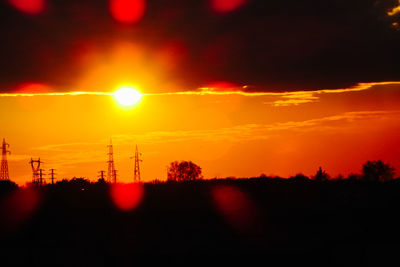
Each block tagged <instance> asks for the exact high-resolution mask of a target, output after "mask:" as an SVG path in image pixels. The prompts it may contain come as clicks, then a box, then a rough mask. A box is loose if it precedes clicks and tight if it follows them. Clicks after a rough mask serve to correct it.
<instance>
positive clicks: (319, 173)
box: [313, 167, 329, 181]
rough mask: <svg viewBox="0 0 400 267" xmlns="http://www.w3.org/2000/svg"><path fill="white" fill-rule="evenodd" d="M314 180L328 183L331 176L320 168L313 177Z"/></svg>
mask: <svg viewBox="0 0 400 267" xmlns="http://www.w3.org/2000/svg"><path fill="white" fill-rule="evenodd" d="M313 179H314V180H315V181H327V180H328V179H329V175H328V174H327V173H326V171H324V170H322V168H321V167H319V169H318V171H317V173H316V174H315V175H314V176H313Z"/></svg>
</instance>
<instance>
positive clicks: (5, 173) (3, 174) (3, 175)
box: [0, 138, 11, 180]
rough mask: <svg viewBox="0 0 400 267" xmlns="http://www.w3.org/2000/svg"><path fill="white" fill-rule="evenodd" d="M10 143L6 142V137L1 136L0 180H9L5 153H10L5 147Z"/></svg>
mask: <svg viewBox="0 0 400 267" xmlns="http://www.w3.org/2000/svg"><path fill="white" fill-rule="evenodd" d="M9 147H10V145H9V144H7V143H6V139H4V138H3V146H2V150H1V151H2V153H1V155H2V158H1V173H0V180H10V175H9V173H8V161H7V154H11V152H10V151H9V150H7V148H9Z"/></svg>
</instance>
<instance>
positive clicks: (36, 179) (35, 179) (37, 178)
mask: <svg viewBox="0 0 400 267" xmlns="http://www.w3.org/2000/svg"><path fill="white" fill-rule="evenodd" d="M29 163H30V164H31V167H32V184H34V185H42V184H41V182H42V178H41V175H40V174H39V170H41V169H40V164H41V163H43V162H41V161H40V158H39V159H37V160H33V159H32V158H31V161H30V162H29ZM35 164H36V166H35Z"/></svg>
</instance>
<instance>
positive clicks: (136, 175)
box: [133, 145, 142, 183]
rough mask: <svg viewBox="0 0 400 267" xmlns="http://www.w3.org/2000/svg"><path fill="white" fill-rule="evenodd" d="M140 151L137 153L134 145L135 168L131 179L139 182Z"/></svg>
mask: <svg viewBox="0 0 400 267" xmlns="http://www.w3.org/2000/svg"><path fill="white" fill-rule="evenodd" d="M141 155H142V153H139V151H138V147H137V145H136V150H135V169H134V172H133V181H134V182H135V183H136V182H139V183H140V166H139V162H140V161H142V160H141V159H140V158H139V156H141Z"/></svg>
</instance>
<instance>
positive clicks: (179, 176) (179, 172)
mask: <svg viewBox="0 0 400 267" xmlns="http://www.w3.org/2000/svg"><path fill="white" fill-rule="evenodd" d="M202 178H203V177H202V175H201V168H200V167H199V166H198V165H196V164H194V163H193V162H191V161H181V162H177V161H174V162H171V164H170V166H169V167H168V173H167V179H168V181H193V180H197V179H202Z"/></svg>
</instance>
